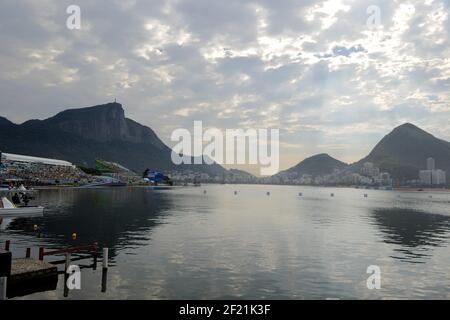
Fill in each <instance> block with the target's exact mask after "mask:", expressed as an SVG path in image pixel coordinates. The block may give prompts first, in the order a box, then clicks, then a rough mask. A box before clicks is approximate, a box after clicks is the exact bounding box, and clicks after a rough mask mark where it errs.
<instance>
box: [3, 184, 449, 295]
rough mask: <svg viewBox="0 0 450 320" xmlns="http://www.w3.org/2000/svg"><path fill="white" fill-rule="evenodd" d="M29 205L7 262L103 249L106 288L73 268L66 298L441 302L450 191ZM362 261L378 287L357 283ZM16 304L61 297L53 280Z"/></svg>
mask: <svg viewBox="0 0 450 320" xmlns="http://www.w3.org/2000/svg"><path fill="white" fill-rule="evenodd" d="M204 190H206V191H207V192H206V194H205V193H204ZM235 190H237V191H238V194H237V195H235V194H234V191H235ZM267 191H270V196H268V195H267V194H266V192H267ZM299 192H302V193H303V196H302V197H300V196H299ZM330 193H334V194H335V196H334V197H331V196H330ZM364 193H367V194H368V198H364V196H363V195H364ZM39 202H40V203H42V204H43V205H44V206H45V207H46V208H47V209H46V213H45V216H44V217H42V218H33V219H18V220H15V221H12V222H10V223H9V224H8V225H6V226H5V223H8V221H4V222H3V224H2V228H3V230H1V231H0V243H1V245H2V246H3V243H4V241H5V240H6V239H10V240H11V242H12V251H13V255H14V256H15V257H22V256H23V255H24V253H25V248H26V247H29V246H32V247H33V248H34V249H33V250H34V251H33V254H34V255H37V249H36V248H37V247H38V246H41V245H42V246H45V247H55V248H61V247H64V246H69V245H77V244H90V243H92V242H94V241H98V242H99V243H100V244H101V245H102V246H107V247H109V248H111V249H110V250H111V252H110V255H111V268H110V269H109V273H108V290H107V292H105V293H101V292H100V291H101V290H100V288H101V268H99V269H98V270H97V271H93V270H91V269H84V270H83V272H82V290H81V291H71V292H70V295H69V299H228V298H230V299H240V298H245V299H265V298H270V299H278V298H280V299H281V298H283V299H326V298H341V299H345V298H350V299H382V298H391V299H392V298H413V299H422V298H427V299H428V298H437V299H449V298H450V248H449V244H450V239H449V237H450V193H433V194H431V193H425V192H420V193H419V192H417V193H407V192H403V193H402V192H392V191H374V190H357V189H333V188H308V187H286V186H242V185H240V186H231V185H230V186H229V185H212V186H202V187H200V188H194V187H192V188H180V189H173V190H160V191H155V190H148V189H144V188H117V189H96V190H94V189H91V190H80V189H79V190H47V191H41V192H40V195H39ZM34 224H38V225H39V226H40V227H41V229H42V235H41V237H38V235H37V234H36V233H35V232H34V231H33V225H34ZM72 232H77V233H78V239H77V240H76V241H72V240H71V239H70V235H71V234H72ZM89 262H90V261H86V264H89ZM80 264H83V262H80ZM369 265H378V266H380V268H381V272H382V289H381V290H368V289H367V287H366V280H367V277H368V276H369V275H368V274H367V273H366V269H367V267H368V266H369ZM26 299H66V298H63V281H62V278H60V280H59V282H58V289H57V290H56V291H51V292H45V293H38V294H34V295H31V296H28V297H26Z"/></svg>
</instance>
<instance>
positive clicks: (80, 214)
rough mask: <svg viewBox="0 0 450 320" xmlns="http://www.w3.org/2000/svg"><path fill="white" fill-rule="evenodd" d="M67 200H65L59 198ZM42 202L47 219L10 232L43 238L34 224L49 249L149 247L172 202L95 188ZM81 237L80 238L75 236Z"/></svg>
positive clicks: (51, 195)
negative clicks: (154, 229)
mask: <svg viewBox="0 0 450 320" xmlns="http://www.w3.org/2000/svg"><path fill="white" fill-rule="evenodd" d="M58 199H63V200H58ZM40 201H41V203H43V205H44V206H45V207H46V211H45V215H44V217H39V218H32V219H16V220H13V221H11V222H10V223H9V225H8V227H7V231H8V232H10V233H21V234H22V235H24V234H26V235H28V236H31V237H38V232H37V231H35V230H34V228H33V226H34V225H38V226H39V231H40V233H41V235H40V239H39V242H46V243H47V244H46V245H47V246H53V247H67V246H77V245H86V244H91V243H94V242H98V244H99V245H100V247H108V248H110V249H111V251H110V255H111V256H112V257H114V256H115V255H116V252H115V249H117V248H130V247H138V246H141V245H144V244H145V243H146V242H148V240H149V239H150V236H151V232H149V230H151V229H152V228H153V227H155V226H156V225H158V224H160V223H162V222H163V216H164V215H166V214H168V213H167V212H168V211H169V210H170V208H171V206H172V201H171V199H170V197H169V196H168V195H167V194H164V193H159V192H148V190H146V189H134V190H133V191H132V192H131V191H130V190H128V189H127V188H118V189H114V190H111V189H105V190H97V191H96V192H92V191H91V190H69V191H68V190H65V191H62V192H61V191H58V190H55V191H49V192H45V193H42V196H41V198H40ZM74 232H76V233H77V239H76V240H73V239H72V238H71V235H72V233H74Z"/></svg>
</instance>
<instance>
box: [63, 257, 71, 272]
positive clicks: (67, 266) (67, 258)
mask: <svg viewBox="0 0 450 320" xmlns="http://www.w3.org/2000/svg"><path fill="white" fill-rule="evenodd" d="M69 267H70V252H67V253H66V265H65V269H64V270H65V272H66V273H67V270H69Z"/></svg>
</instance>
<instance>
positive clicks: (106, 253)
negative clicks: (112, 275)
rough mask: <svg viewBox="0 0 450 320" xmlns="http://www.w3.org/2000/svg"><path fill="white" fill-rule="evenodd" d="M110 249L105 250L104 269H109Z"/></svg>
mask: <svg viewBox="0 0 450 320" xmlns="http://www.w3.org/2000/svg"><path fill="white" fill-rule="evenodd" d="M108 251H109V250H108V248H103V269H108V254H109V252H108Z"/></svg>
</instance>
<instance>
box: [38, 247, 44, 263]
mask: <svg viewBox="0 0 450 320" xmlns="http://www.w3.org/2000/svg"><path fill="white" fill-rule="evenodd" d="M39 260H41V261H43V260H44V247H39Z"/></svg>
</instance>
